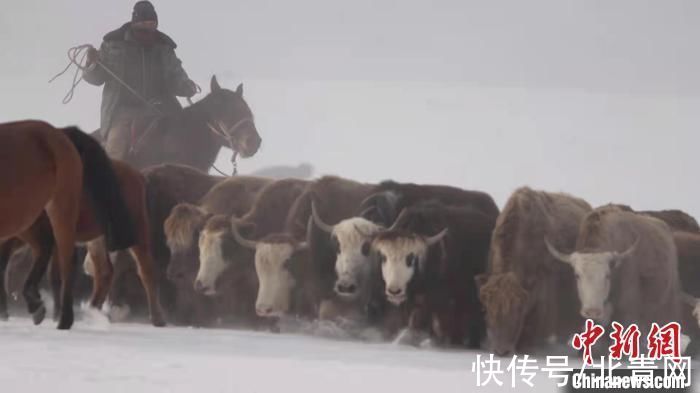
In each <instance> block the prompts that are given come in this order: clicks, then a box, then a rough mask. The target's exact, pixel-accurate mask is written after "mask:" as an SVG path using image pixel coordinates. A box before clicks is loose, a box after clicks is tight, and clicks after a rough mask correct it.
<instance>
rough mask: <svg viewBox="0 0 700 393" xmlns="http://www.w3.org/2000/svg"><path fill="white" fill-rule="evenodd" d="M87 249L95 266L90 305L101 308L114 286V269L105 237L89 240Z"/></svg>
mask: <svg viewBox="0 0 700 393" xmlns="http://www.w3.org/2000/svg"><path fill="white" fill-rule="evenodd" d="M87 251H88V255H90V259H91V260H92V267H93V270H92V297H91V299H90V306H92V307H95V308H97V309H101V308H102V304H104V302H105V299H106V298H107V294H108V293H109V290H110V288H111V286H112V277H113V276H114V269H113V268H112V263H111V262H110V260H109V254H108V253H107V247H106V245H105V241H104V237H99V238H97V239H95V240H93V241H91V242H88V244H87Z"/></svg>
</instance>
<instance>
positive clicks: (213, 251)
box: [195, 179, 308, 306]
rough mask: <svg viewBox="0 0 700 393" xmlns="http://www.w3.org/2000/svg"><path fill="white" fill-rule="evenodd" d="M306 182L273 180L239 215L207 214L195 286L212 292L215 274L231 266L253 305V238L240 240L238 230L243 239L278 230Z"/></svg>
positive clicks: (215, 282) (213, 290)
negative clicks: (240, 215)
mask: <svg viewBox="0 0 700 393" xmlns="http://www.w3.org/2000/svg"><path fill="white" fill-rule="evenodd" d="M307 184H308V182H307V181H304V180H298V179H283V180H277V181H275V182H272V183H270V184H268V185H267V186H265V187H264V188H263V189H262V190H260V193H259V194H258V197H257V199H256V200H255V202H254V203H253V207H252V208H251V209H250V211H248V213H246V214H245V215H243V216H242V217H240V218H237V217H235V216H226V215H216V216H213V217H211V218H210V219H209V220H208V221H207V223H206V224H205V226H204V229H203V230H202V234H201V236H200V238H199V250H200V253H199V262H200V263H199V271H198V273H197V278H196V280H195V289H196V290H197V291H198V292H201V293H203V294H205V295H208V296H216V295H217V286H218V281H219V278H220V277H221V276H222V274H224V272H226V271H227V270H229V269H235V270H238V273H239V274H238V275H240V276H241V278H244V281H245V283H242V284H241V285H246V286H248V287H249V288H250V289H251V291H250V292H246V293H244V295H245V297H246V298H247V299H249V301H250V305H251V306H254V305H255V297H256V294H257V291H258V278H257V276H256V274H255V247H254V245H253V244H254V242H253V243H251V242H250V241H242V238H241V235H240V234H241V233H243V234H244V235H245V237H246V238H247V239H259V238H261V237H263V236H265V235H268V234H270V233H275V232H280V231H281V230H282V229H283V227H284V220H285V217H286V216H287V213H288V212H289V208H290V207H291V205H292V203H294V201H295V200H296V199H297V198H298V197H299V195H301V193H302V192H303V191H304V188H305V187H306V185H307ZM251 248H252V249H251ZM246 301H247V300H246Z"/></svg>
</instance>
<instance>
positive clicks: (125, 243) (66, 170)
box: [0, 121, 134, 329]
mask: <svg viewBox="0 0 700 393" xmlns="http://www.w3.org/2000/svg"><path fill="white" fill-rule="evenodd" d="M84 191H85V193H86V194H87V195H88V196H89V199H90V202H91V204H92V206H93V207H94V213H95V218H96V220H97V221H98V222H99V223H100V224H101V226H102V228H103V230H104V233H105V236H106V242H107V248H108V249H109V250H119V249H123V248H128V247H131V246H132V245H133V244H134V238H133V233H132V224H131V220H130V219H129V216H128V214H125V213H126V212H127V209H126V204H125V202H124V199H123V198H122V195H121V191H120V188H119V184H118V181H117V177H116V175H115V173H114V170H113V168H112V165H111V162H110V160H109V158H108V157H107V154H106V153H105V151H104V150H103V149H102V147H101V146H100V145H99V143H98V142H97V141H96V140H94V139H93V138H92V137H90V136H89V135H87V134H85V133H83V132H82V131H80V130H79V129H77V128H75V127H69V128H64V129H62V130H61V129H57V128H54V127H53V126H51V125H50V124H47V123H44V122H39V121H23V122H15V123H7V124H1V125H0V239H8V238H13V237H15V236H23V234H25V233H26V232H28V230H30V228H31V227H32V226H33V224H34V223H35V222H36V221H37V219H39V217H41V216H42V214H43V213H44V212H45V213H46V215H45V217H46V219H47V221H48V223H49V225H50V227H51V232H52V233H53V238H54V242H55V245H56V264H57V265H58V268H59V271H60V278H61V293H60V303H61V307H60V308H61V315H60V320H59V323H58V328H59V329H69V328H70V327H71V326H72V325H73V294H72V286H73V266H74V263H73V262H74V261H73V259H74V250H73V249H74V244H75V241H76V229H75V228H76V225H77V224H78V218H79V215H80V205H81V200H82V198H83V192H84ZM52 243H53V242H52ZM41 269H42V267H41V266H38V267H37V268H36V269H33V270H35V271H34V273H35V274H34V275H35V276H37V275H38V277H39V278H41V276H42V275H43V273H44V272H43V271H41ZM43 270H45V266H44V267H43ZM39 273H40V274H39ZM3 294H4V291H3Z"/></svg>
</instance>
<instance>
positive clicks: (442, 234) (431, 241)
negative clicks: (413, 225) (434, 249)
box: [425, 228, 449, 247]
mask: <svg viewBox="0 0 700 393" xmlns="http://www.w3.org/2000/svg"><path fill="white" fill-rule="evenodd" d="M448 232H449V231H448V229H447V228H445V229H443V230H442V231H440V233H438V234H437V235H433V236H431V237H429V238H427V239H426V240H425V242H426V243H428V247H430V246H433V245H435V244H437V243H438V242H440V241H441V240H442V239H443V238H444V237H445V236H447V233H448Z"/></svg>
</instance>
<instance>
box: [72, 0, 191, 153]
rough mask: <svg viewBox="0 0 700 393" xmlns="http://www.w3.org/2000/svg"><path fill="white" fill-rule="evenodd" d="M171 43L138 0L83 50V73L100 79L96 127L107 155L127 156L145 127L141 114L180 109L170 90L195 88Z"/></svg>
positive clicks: (179, 92) (182, 93)
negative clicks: (127, 16) (127, 15)
mask: <svg viewBox="0 0 700 393" xmlns="http://www.w3.org/2000/svg"><path fill="white" fill-rule="evenodd" d="M176 47H177V45H176V44H175V42H174V41H173V40H172V39H171V38H170V37H168V36H167V35H165V34H164V33H162V32H160V31H159V30H158V15H157V14H156V11H155V8H154V7H153V4H151V3H150V2H149V1H139V2H137V3H136V4H135V5H134V10H133V14H132V18H131V22H128V23H125V24H124V25H123V26H122V27H120V28H118V29H116V30H114V31H112V32H110V33H107V34H106V35H105V36H104V39H103V42H102V45H101V47H100V49H99V51H98V50H97V49H95V48H92V47H91V48H90V49H89V50H88V53H87V59H88V61H87V67H86V68H85V70H84V71H83V79H85V80H86V81H87V82H88V83H90V84H92V85H95V86H100V85H102V84H104V85H105V86H104V88H103V90H102V108H101V119H100V130H101V134H102V135H101V136H102V139H103V140H104V141H106V143H105V148H106V150H107V153H108V154H109V155H110V156H111V157H112V158H117V159H121V160H126V159H127V155H128V154H129V150H130V148H131V147H132V146H133V143H134V139H135V138H138V137H139V135H140V134H141V133H143V132H145V130H144V128H148V125H149V123H150V120H146V121H145V122H144V121H143V120H144V119H148V118H151V119H153V118H155V117H157V116H158V115H159V114H164V113H168V112H173V111H177V110H180V109H182V107H181V106H180V103H179V102H178V101H177V98H176V96H179V97H187V98H189V97H192V96H193V95H195V94H196V93H197V92H198V87H197V85H196V84H195V83H194V82H193V81H192V80H190V78H189V77H188V76H187V73H186V72H185V70H184V69H183V68H182V63H181V61H180V59H178V57H177V56H176V55H175V48H176ZM98 63H101V64H104V65H105V66H106V68H107V69H108V70H111V72H113V73H114V74H115V75H114V76H115V77H113V76H112V75H109V74H108V71H106V70H105V67H101V66H100V64H98ZM117 77H118V78H119V79H121V81H119V80H117V79H116V78H117ZM139 120H141V121H140V122H139Z"/></svg>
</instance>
